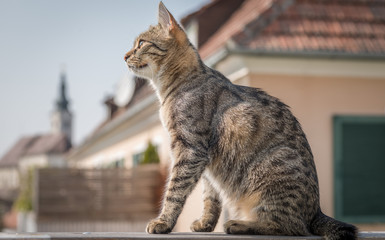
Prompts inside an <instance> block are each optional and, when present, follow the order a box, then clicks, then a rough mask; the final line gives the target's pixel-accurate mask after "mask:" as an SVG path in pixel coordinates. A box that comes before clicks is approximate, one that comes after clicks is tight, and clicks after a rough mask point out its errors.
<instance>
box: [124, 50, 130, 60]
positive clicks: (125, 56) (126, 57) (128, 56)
mask: <svg viewBox="0 0 385 240" xmlns="http://www.w3.org/2000/svg"><path fill="white" fill-rule="evenodd" d="M130 56H131V53H130V52H128V53H126V55H124V61H125V62H127V59H129V58H130Z"/></svg>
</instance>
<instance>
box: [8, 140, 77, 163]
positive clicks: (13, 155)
mask: <svg viewBox="0 0 385 240" xmlns="http://www.w3.org/2000/svg"><path fill="white" fill-rule="evenodd" d="M70 147H71V145H70V143H69V141H68V140H67V138H66V137H65V136H64V135H62V134H58V135H53V134H48V135H36V136H28V137H23V138H21V139H20V140H19V141H18V142H16V144H15V145H13V146H12V148H11V149H10V150H9V151H8V152H7V153H6V154H5V155H4V156H3V157H2V158H1V159H0V167H13V166H17V164H18V163H19V161H20V159H21V158H22V157H24V156H28V155H37V154H54V153H65V152H67V151H68V150H69V149H70Z"/></svg>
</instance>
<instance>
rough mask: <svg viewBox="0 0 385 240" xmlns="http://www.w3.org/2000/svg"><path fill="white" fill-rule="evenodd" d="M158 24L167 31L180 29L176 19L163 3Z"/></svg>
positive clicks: (160, 6) (161, 3)
mask: <svg viewBox="0 0 385 240" xmlns="http://www.w3.org/2000/svg"><path fill="white" fill-rule="evenodd" d="M158 22H159V24H160V25H161V26H162V28H163V29H164V30H166V31H172V30H173V29H174V28H176V27H178V23H177V22H176V21H175V18H174V17H173V16H172V15H171V13H170V12H169V11H168V10H167V8H166V6H164V4H163V2H162V1H161V2H160V3H159V11H158Z"/></svg>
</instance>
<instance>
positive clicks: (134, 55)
mask: <svg viewBox="0 0 385 240" xmlns="http://www.w3.org/2000/svg"><path fill="white" fill-rule="evenodd" d="M192 49H193V47H192V45H191V44H190V42H189V40H188V38H187V35H186V33H185V32H184V31H183V29H182V28H181V27H180V25H179V24H178V23H177V21H176V20H175V18H174V17H173V16H172V15H171V13H170V12H169V11H168V10H167V8H166V7H165V6H164V4H163V3H162V2H160V3H159V12H158V25H156V26H150V28H149V29H148V30H147V31H145V32H143V33H141V34H140V35H139V36H138V37H137V38H136V40H135V42H134V46H133V48H132V49H131V50H130V51H129V52H127V53H126V55H125V56H124V60H125V61H126V63H127V66H128V68H129V69H130V70H131V71H132V72H134V73H135V75H137V76H139V77H143V78H146V79H150V80H153V81H158V78H159V76H160V75H161V74H163V73H164V72H166V71H167V69H166V67H167V66H170V65H172V64H173V63H174V64H177V63H178V61H181V60H182V59H183V57H184V56H185V55H186V54H188V52H190V51H191V50H192ZM155 85H158V84H155Z"/></svg>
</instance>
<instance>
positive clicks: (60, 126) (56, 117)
mask: <svg viewBox="0 0 385 240" xmlns="http://www.w3.org/2000/svg"><path fill="white" fill-rule="evenodd" d="M66 84H67V83H66V74H65V72H64V70H63V71H62V72H61V74H60V84H59V97H58V98H57V100H56V102H55V110H54V111H53V113H52V115H51V132H52V133H53V134H65V135H66V136H67V138H68V141H69V142H70V143H71V138H72V113H71V112H70V110H69V100H68V98H67V86H66Z"/></svg>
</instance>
